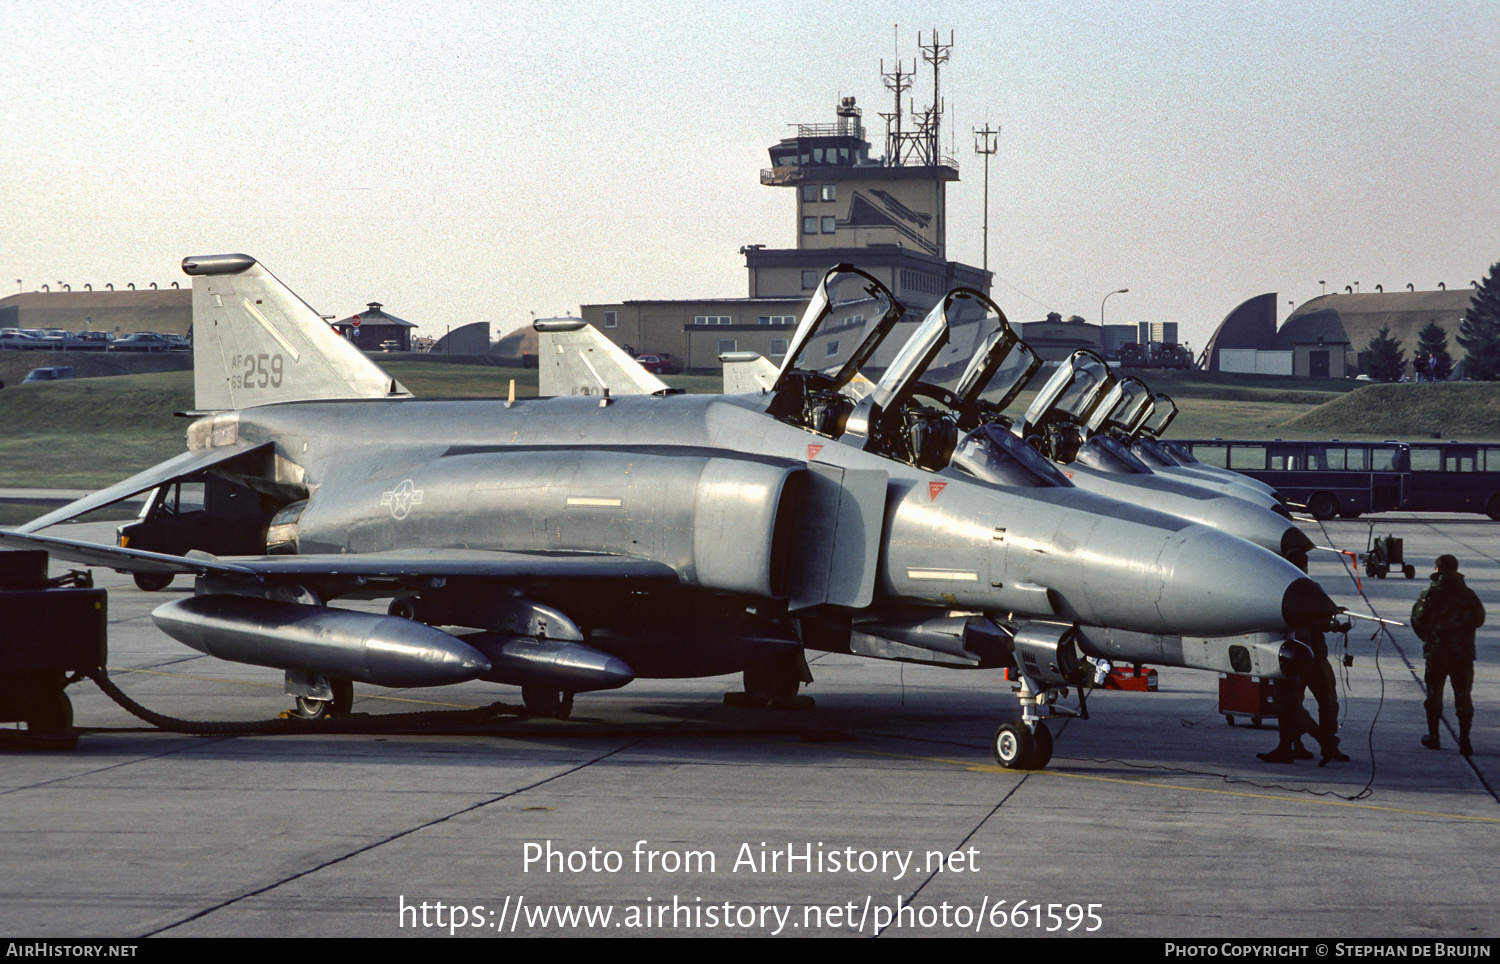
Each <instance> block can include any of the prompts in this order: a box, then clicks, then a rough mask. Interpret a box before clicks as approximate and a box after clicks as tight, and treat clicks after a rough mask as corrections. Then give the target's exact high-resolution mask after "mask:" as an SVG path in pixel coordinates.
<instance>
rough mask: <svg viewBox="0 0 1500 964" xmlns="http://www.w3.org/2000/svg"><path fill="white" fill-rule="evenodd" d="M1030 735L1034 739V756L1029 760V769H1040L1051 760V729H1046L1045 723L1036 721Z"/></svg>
mask: <svg viewBox="0 0 1500 964" xmlns="http://www.w3.org/2000/svg"><path fill="white" fill-rule="evenodd" d="M1031 737H1032V739H1033V740H1035V741H1036V756H1035V758H1034V759H1032V761H1031V769H1033V770H1040V769H1042V768H1043V767H1045V766H1046V765H1047V764H1049V763H1051V762H1052V731H1051V730H1049V729H1047V724H1045V723H1038V724H1037V725H1036V731H1035V732H1033V733H1032V734H1031Z"/></svg>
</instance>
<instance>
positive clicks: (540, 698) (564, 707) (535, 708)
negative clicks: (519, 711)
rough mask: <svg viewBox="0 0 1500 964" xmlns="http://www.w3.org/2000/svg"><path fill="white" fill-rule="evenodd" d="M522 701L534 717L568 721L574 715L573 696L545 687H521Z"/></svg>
mask: <svg viewBox="0 0 1500 964" xmlns="http://www.w3.org/2000/svg"><path fill="white" fill-rule="evenodd" d="M521 701H522V702H523V703H525V704H526V710H527V712H529V713H531V714H532V715H533V716H551V717H555V718H557V719H559V720H566V719H567V718H568V717H569V716H571V715H572V714H573V694H572V693H564V692H562V691H561V690H554V689H548V688H547V687H545V686H523V687H521Z"/></svg>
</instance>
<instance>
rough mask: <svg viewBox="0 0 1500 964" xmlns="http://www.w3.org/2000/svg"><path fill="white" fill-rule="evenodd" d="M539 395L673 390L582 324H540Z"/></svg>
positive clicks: (548, 321) (554, 320) (572, 320)
mask: <svg viewBox="0 0 1500 964" xmlns="http://www.w3.org/2000/svg"><path fill="white" fill-rule="evenodd" d="M531 326H532V327H533V328H535V329H536V332H537V368H538V371H537V380H538V387H537V394H539V395H541V396H543V397H544V398H548V397H552V396H555V395H603V394H604V393H605V392H608V393H609V394H611V395H664V394H669V393H671V392H672V391H673V389H671V388H669V387H668V386H667V383H666V382H664V381H662V380H661V379H660V378H657V377H656V376H655V375H653V374H651V373H650V372H648V371H646V369H644V368H642V367H641V363H640V362H638V361H636V360H635V359H634V358H631V357H630V356H629V355H627V354H626V353H625V351H624V350H623V349H622V348H620V346H619V345H616V344H615V343H614V342H612V341H610V340H609V339H608V338H605V337H604V336H603V335H601V334H600V333H599V330H598V329H597V328H595V327H594V326H593V325H590V324H588V323H587V322H585V321H584V320H583V319H582V318H538V319H537V320H536V321H534V322H532V325H531Z"/></svg>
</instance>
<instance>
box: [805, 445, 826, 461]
mask: <svg viewBox="0 0 1500 964" xmlns="http://www.w3.org/2000/svg"><path fill="white" fill-rule="evenodd" d="M821 451H823V446H821V445H809V446H808V447H807V460H808V461H809V462H811V461H812V460H813V459H815V458H817V457H818V453H819V452H821Z"/></svg>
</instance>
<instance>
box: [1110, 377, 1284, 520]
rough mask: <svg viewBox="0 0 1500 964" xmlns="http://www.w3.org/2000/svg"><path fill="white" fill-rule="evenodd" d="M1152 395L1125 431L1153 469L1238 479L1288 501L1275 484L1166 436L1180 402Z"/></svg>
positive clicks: (1134, 449)
mask: <svg viewBox="0 0 1500 964" xmlns="http://www.w3.org/2000/svg"><path fill="white" fill-rule="evenodd" d="M1149 397H1150V401H1149V402H1148V403H1147V404H1146V405H1145V407H1144V409H1143V410H1142V411H1141V413H1140V417H1139V418H1138V419H1137V420H1136V422H1135V425H1134V427H1133V428H1132V429H1130V430H1129V431H1128V432H1126V433H1125V440H1126V441H1128V442H1129V445H1130V451H1131V452H1132V453H1134V454H1135V456H1136V457H1137V458H1139V459H1140V460H1141V461H1142V462H1145V463H1146V464H1147V465H1149V466H1151V470H1152V471H1153V472H1157V473H1158V474H1160V475H1169V476H1170V475H1176V476H1182V477H1185V478H1189V479H1194V478H1202V479H1210V480H1214V481H1220V482H1222V481H1230V482H1237V483H1239V484H1240V485H1247V486H1249V487H1251V488H1253V489H1259V490H1260V491H1262V492H1264V493H1266V494H1267V495H1269V496H1271V497H1273V498H1275V499H1276V500H1277V501H1278V502H1279V503H1280V504H1282V505H1287V504H1288V503H1287V502H1286V500H1285V499H1283V498H1282V497H1281V494H1280V493H1279V492H1277V491H1276V487H1275V486H1272V485H1268V484H1266V483H1265V482H1262V481H1260V480H1259V479H1252V478H1251V477H1250V476H1248V475H1244V474H1242V473H1240V472H1233V471H1230V470H1229V469H1223V468H1219V467H1218V466H1216V465H1205V464H1204V463H1203V462H1200V461H1199V460H1197V459H1195V458H1193V453H1191V452H1189V451H1188V450H1187V448H1186V447H1184V446H1182V445H1179V444H1177V443H1176V442H1172V441H1168V440H1167V439H1164V438H1162V437H1161V436H1162V433H1163V432H1165V431H1166V430H1167V426H1169V425H1171V424H1172V421H1173V420H1174V419H1175V418H1176V417H1177V403H1176V402H1174V401H1172V399H1171V397H1170V396H1167V395H1164V394H1162V393H1161V392H1149Z"/></svg>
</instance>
